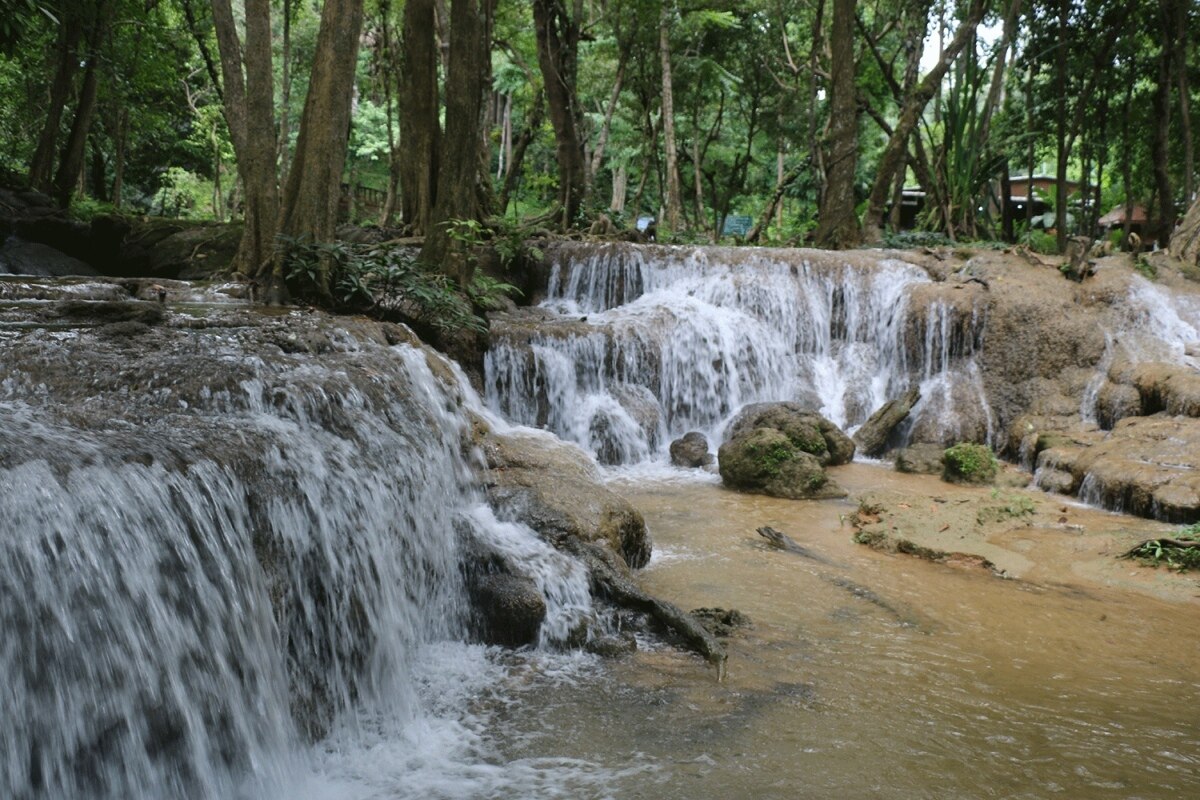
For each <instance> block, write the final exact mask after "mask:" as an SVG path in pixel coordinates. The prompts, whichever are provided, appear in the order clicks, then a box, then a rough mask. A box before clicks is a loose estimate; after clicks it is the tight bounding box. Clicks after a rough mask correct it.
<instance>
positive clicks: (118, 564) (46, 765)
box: [0, 334, 605, 800]
mask: <svg viewBox="0 0 1200 800" xmlns="http://www.w3.org/2000/svg"><path fill="white" fill-rule="evenodd" d="M216 336H218V337H219V336H220V334H217V335H216ZM335 338H337V337H335ZM210 339H211V337H210ZM344 339H345V341H342V342H341V346H342V347H344V349H345V352H343V353H339V354H338V359H337V361H336V364H337V366H335V367H331V366H330V365H329V363H330V362H329V361H326V362H323V363H317V362H316V361H309V360H308V359H306V358H305V357H295V358H291V359H288V360H286V361H280V362H273V361H269V360H263V359H259V358H257V357H256V356H253V355H249V354H247V353H244V352H241V351H240V350H239V346H238V345H237V344H236V343H235V340H234V339H233V338H229V339H224V340H219V341H220V344H218V345H217V347H218V348H219V349H220V350H222V351H226V352H223V353H222V357H224V358H227V359H230V360H231V361H230V363H238V364H240V365H241V368H242V369H245V370H247V371H248V372H249V373H250V375H251V377H248V378H247V379H245V380H241V381H239V382H237V383H236V384H235V385H232V386H230V385H225V386H218V385H216V384H215V383H214V385H213V387H212V388H211V390H210V388H209V387H208V386H205V387H204V389H203V390H202V391H200V392H199V393H198V394H192V395H190V396H189V398H188V399H187V400H184V399H182V398H178V396H177V395H175V394H173V393H172V391H171V390H170V389H163V390H160V391H159V392H158V393H157V394H152V395H151V396H150V397H149V398H148V402H150V404H151V405H155V404H159V403H161V407H159V408H155V409H149V411H148V413H146V414H145V415H144V416H143V415H141V414H139V410H138V407H137V404H138V403H139V402H146V401H147V400H146V399H143V400H136V399H135V400H132V401H131V402H130V406H131V408H130V410H129V412H128V414H122V415H121V416H118V417H117V418H111V419H107V420H105V419H104V416H105V415H101V416H100V417H95V416H92V417H88V411H87V407H86V406H87V404H86V403H85V404H82V405H79V404H67V403H64V404H63V405H61V406H60V405H57V404H56V403H55V402H54V397H53V391H49V390H48V389H47V386H46V384H43V383H40V382H39V379H38V378H37V377H34V376H32V375H25V374H23V373H19V372H15V371H8V372H6V375H5V376H4V377H5V379H4V381H3V383H2V384H0V418H3V421H4V424H3V425H2V426H0V498H3V501H2V502H0V628H2V629H3V631H4V636H3V637H2V638H0V674H3V675H4V681H3V686H2V687H0V796H2V797H5V798H14V800H26V799H28V798H55V799H57V798H139V799H140V798H169V797H181V798H182V797H187V798H255V799H256V800H257V798H281V799H282V798H289V799H290V798H334V797H336V798H368V797H387V798H435V797H438V798H440V797H445V798H459V797H461V798H468V797H516V796H530V795H531V794H537V793H538V792H539V787H543V786H554V787H558V788H556V789H555V791H559V789H561V790H562V791H566V792H570V791H571V789H572V787H581V786H586V785H591V784H592V783H595V782H596V781H599V780H602V779H603V778H604V776H605V773H604V772H603V771H602V770H599V769H598V768H597V767H595V766H594V765H591V764H588V763H585V762H579V761H556V760H554V759H543V760H540V761H534V762H529V763H523V764H516V765H514V766H513V768H512V769H511V770H505V769H504V768H502V766H501V764H500V763H499V762H498V757H497V756H496V750H495V742H494V741H493V740H492V738H491V735H492V734H491V729H492V726H493V721H494V720H493V717H494V716H495V709H502V708H503V707H504V704H505V702H506V700H505V690H504V685H505V682H506V681H507V680H509V675H510V673H511V671H512V668H511V665H506V664H505V663H503V662H502V661H501V660H500V658H499V655H498V654H499V652H500V651H498V650H496V649H495V648H485V647H483V646H482V645H473V644H468V643H467V641H466V640H467V628H468V618H469V605H468V601H467V595H466V591H465V587H464V579H463V577H462V566H461V565H462V557H463V552H462V548H461V546H460V537H461V536H463V535H470V536H473V537H474V538H475V539H476V540H477V541H478V542H481V543H482V544H483V545H484V546H485V547H486V548H488V549H490V550H492V551H494V552H496V553H499V554H501V555H503V556H505V557H506V559H507V560H508V561H509V562H511V563H514V564H517V565H520V567H521V568H522V569H523V570H525V572H526V574H527V576H528V577H530V578H532V579H533V580H534V582H535V583H536V584H537V586H538V587H539V589H541V591H542V592H543V593H544V595H545V597H546V600H547V606H548V615H547V622H546V625H545V627H544V628H543V631H542V640H543V643H545V644H552V643H554V642H556V641H561V640H563V639H565V637H566V635H567V632H568V631H569V630H571V629H572V628H574V627H575V626H577V624H578V622H579V620H580V619H581V618H584V617H587V616H589V615H590V614H591V607H590V598H589V595H588V587H587V578H586V574H585V571H584V569H583V568H582V567H581V566H580V565H579V564H577V563H575V562H573V561H571V560H570V559H568V558H566V557H564V556H562V555H560V554H559V553H557V552H556V551H554V550H553V549H552V548H550V547H549V546H548V545H546V544H545V543H543V542H542V541H541V540H540V539H538V537H537V536H536V535H535V534H534V533H533V531H531V530H530V529H529V528H527V527H525V526H523V525H518V524H515V523H507V522H502V521H500V520H498V519H496V517H495V516H494V515H493V514H492V512H491V510H490V509H488V508H487V507H486V506H485V505H484V504H483V502H482V497H481V496H480V495H479V494H478V492H477V490H476V489H474V488H473V486H472V482H473V478H472V474H471V470H470V465H469V464H468V463H467V462H466V460H465V459H464V457H463V455H462V454H461V441H462V434H463V431H464V429H465V426H466V425H467V424H468V423H467V419H466V415H465V414H464V412H463V410H462V405H463V404H464V403H467V404H469V403H470V402H471V398H470V396H469V392H468V391H466V390H464V389H463V388H462V387H458V388H455V387H448V386H446V385H444V383H442V382H439V380H438V379H437V378H435V376H434V373H433V372H432V371H431V369H430V366H429V364H428V363H427V360H426V359H427V355H426V354H425V353H424V352H422V351H420V350H417V349H414V348H412V347H409V346H406V345H401V346H397V347H391V348H389V347H384V346H381V345H380V346H376V345H374V344H369V345H364V344H362V343H357V342H354V341H353V340H351V338H350V337H348V336H347V337H344ZM212 341H216V340H212ZM212 341H209V342H208V344H206V345H205V346H212ZM45 346H46V347H48V348H50V349H48V350H46V351H45V352H47V353H48V354H57V355H61V354H60V353H58V351H55V350H54V349H53V348H54V347H57V346H58V345H55V344H53V340H52V339H48V340H47V343H46V345H45ZM195 346H197V347H199V346H200V344H199V343H197V344H196V345H195ZM50 357H55V356H54V355H51V356H50ZM350 372H355V373H357V374H358V375H359V376H360V377H358V378H355V377H352V376H351V375H350V374H349V373H350ZM364 375H365V376H367V379H363V378H362V377H361V376H364ZM156 377H157V376H156ZM214 377H215V376H214ZM101 380H102V379H101ZM96 402H100V401H99V400H97V401H96ZM77 413H78V414H81V415H82V419H81V418H78V417H77V416H76V414H77ZM509 658H512V657H511V656H510V657H509ZM537 658H540V657H534V656H529V657H526V659H525V663H535V664H536V663H539V662H538V661H537ZM544 658H545V659H546V663H547V664H553V663H554V659H559V660H560V661H562V662H563V663H561V664H559V665H558V666H557V667H555V668H556V669H560V670H565V671H566V672H570V671H571V670H586V669H589V668H590V667H589V666H588V664H589V663H590V662H589V661H588V660H587V658H586V657H580V656H555V655H552V654H546V655H545V656H544ZM313 735H315V737H316V740H315V744H310V743H307V742H308V741H309V740H310V739H311V737H313ZM544 796H559V795H552V794H546V795H544ZM561 796H568V795H561Z"/></svg>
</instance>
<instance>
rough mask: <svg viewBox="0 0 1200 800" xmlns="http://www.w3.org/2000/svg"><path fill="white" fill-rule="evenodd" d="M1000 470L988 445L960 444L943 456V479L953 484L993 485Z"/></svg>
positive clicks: (949, 448) (947, 449)
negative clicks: (997, 471)
mask: <svg viewBox="0 0 1200 800" xmlns="http://www.w3.org/2000/svg"><path fill="white" fill-rule="evenodd" d="M998 468H999V463H998V462H997V461H996V456H994V455H993V454H992V450H991V448H989V447H988V446H987V445H982V444H974V443H972V442H960V443H959V444H956V445H954V446H953V447H948V448H946V451H945V452H944V453H943V454H942V479H943V480H947V481H950V482H951V483H991V482H992V481H993V480H995V478H996V470H997V469H998Z"/></svg>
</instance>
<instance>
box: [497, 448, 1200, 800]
mask: <svg viewBox="0 0 1200 800" xmlns="http://www.w3.org/2000/svg"><path fill="white" fill-rule="evenodd" d="M836 477H837V479H838V480H839V481H840V482H841V483H843V485H845V486H846V488H848V489H849V490H850V491H851V496H852V497H854V496H855V494H856V493H861V492H864V491H868V490H873V489H877V488H879V487H881V486H883V487H891V488H892V489H896V488H897V487H899V489H902V490H904V491H907V492H909V494H910V496H911V497H912V498H913V504H915V503H916V502H918V500H919V499H920V498H922V497H933V496H938V497H941V498H942V499H943V500H945V499H947V498H946V495H949V501H950V502H951V503H953V502H954V501H955V500H956V499H958V498H959V494H961V493H966V494H968V495H969V494H971V493H972V492H974V493H980V492H983V491H985V490H978V489H956V488H954V487H949V486H948V485H947V484H944V483H942V482H941V481H939V480H937V479H936V478H915V477H910V476H904V477H900V476H895V474H894V473H891V472H890V471H889V470H887V469H886V468H885V467H883V466H879V465H871V464H856V465H852V466H850V467H848V468H843V469H841V470H838V471H837V474H836ZM897 481H899V483H897ZM615 484H616V488H618V489H619V490H620V491H622V492H623V493H625V494H626V496H627V497H628V498H629V499H630V500H631V501H632V502H633V503H634V505H635V506H637V507H638V508H639V509H640V510H642V512H643V513H644V514H645V515H646V518H647V522H648V523H649V525H650V528H651V530H652V531H653V534H654V536H655V544H656V550H657V555H656V557H655V558H654V559H653V560H652V562H651V564H650V566H649V567H648V568H647V569H646V570H645V571H644V573H643V574H642V580H643V583H644V585H645V586H646V588H648V589H649V590H650V591H652V592H654V593H656V594H658V595H659V596H662V597H666V598H670V599H672V600H674V601H675V602H677V603H678V604H679V605H681V606H682V607H684V608H695V607H700V606H720V607H724V608H736V609H739V610H741V611H743V612H745V613H746V614H748V615H749V616H750V618H751V620H752V621H753V627H752V628H750V629H748V630H744V631H741V632H738V633H735V634H734V635H733V637H732V638H731V639H730V640H729V668H728V676H727V678H726V680H725V681H724V682H722V683H718V682H717V681H716V680H715V676H714V674H713V672H712V671H711V670H710V669H708V668H706V667H705V666H704V665H703V664H702V662H700V661H699V660H698V659H696V658H694V657H691V656H687V655H683V654H680V653H678V652H676V651H673V650H669V649H663V648H658V649H649V650H647V649H643V650H642V651H641V652H639V653H638V654H637V655H635V656H633V657H631V658H628V659H625V660H620V661H615V662H611V663H610V664H609V666H607V667H604V668H596V669H595V670H594V672H593V671H592V670H588V672H589V673H590V674H589V675H587V676H586V679H583V680H580V679H578V676H576V677H572V678H564V677H562V676H561V675H560V676H558V677H554V676H549V675H543V676H538V675H537V673H536V671H535V672H534V675H533V676H532V677H527V679H526V680H527V684H526V685H525V686H524V687H522V688H520V689H518V690H517V696H518V697H519V698H520V702H519V705H520V706H521V710H520V712H519V713H513V714H512V715H511V717H508V718H507V721H506V722H505V723H503V728H504V735H505V737H506V741H507V744H506V745H505V746H504V749H505V751H506V752H505V753H504V755H505V757H506V758H509V759H517V760H519V759H528V758H531V757H535V756H538V755H540V754H545V753H547V752H552V753H553V754H554V755H555V756H557V757H559V758H566V759H579V760H580V761H581V762H586V763H591V764H596V765H603V766H604V767H607V768H610V769H611V770H613V774H612V776H611V779H610V780H609V781H607V782H606V783H605V785H604V787H603V789H600V788H596V789H595V792H596V794H595V796H597V797H604V796H611V797H615V798H651V797H653V798H656V799H659V800H666V799H667V798H696V797H721V798H749V797H755V798H764V797H780V798H782V797H789V798H795V797H802V798H807V797H811V798H832V797H847V798H850V797H854V798H916V797H924V798H967V797H1005V798H1041V797H1049V796H1056V795H1057V796H1063V797H1079V798H1082V797H1088V798H1109V797H1111V798H1179V797H1188V796H1197V795H1200V677H1198V676H1197V673H1196V668H1197V666H1198V665H1200V636H1198V635H1197V631H1200V602H1198V601H1197V599H1196V598H1197V597H1200V583H1198V582H1197V581H1196V579H1195V578H1194V577H1192V576H1186V575H1185V576H1176V575H1167V574H1165V572H1164V571H1161V570H1160V571H1157V574H1156V571H1154V570H1150V569H1146V568H1144V567H1140V566H1138V565H1136V564H1133V563H1131V562H1127V561H1120V562H1115V563H1111V564H1110V562H1113V559H1112V558H1111V556H1109V555H1107V554H1104V555H1098V556H1096V557H1095V558H1092V559H1091V562H1092V564H1091V566H1088V564H1087V563H1084V567H1083V568H1082V569H1081V570H1075V569H1073V566H1072V562H1073V561H1074V560H1078V559H1074V558H1073V557H1072V555H1071V554H1072V553H1076V552H1079V551H1081V550H1084V549H1087V547H1083V546H1081V545H1080V544H1079V541H1080V538H1081V536H1087V535H1089V534H1090V533H1091V532H1093V531H1094V532H1097V533H1096V535H1098V536H1100V537H1101V538H1100V539H1094V540H1091V544H1095V543H1096V542H1099V543H1100V544H1101V546H1107V545H1106V542H1107V540H1105V539H1103V536H1104V535H1105V532H1106V531H1114V530H1118V529H1129V528H1136V527H1137V526H1145V525H1147V524H1150V525H1153V524H1154V523H1146V522H1145V521H1144V520H1135V519H1133V518H1128V517H1121V516H1118V515H1113V514H1107V513H1104V512H1099V511H1094V510H1090V509H1085V508H1079V507H1072V508H1071V509H1069V512H1070V515H1071V519H1072V520H1073V524H1072V526H1071V527H1069V528H1064V529H1063V530H1058V531H1054V530H1047V531H1039V530H1037V529H1036V528H1034V527H1028V528H1027V529H1026V530H1024V532H1022V531H1020V530H1018V531H1017V532H1013V531H1008V532H1000V533H996V534H994V535H993V536H992V537H991V538H992V539H994V540H995V541H996V542H999V543H1000V544H1001V545H1006V546H1007V547H1009V548H1010V549H1011V550H1012V552H1014V553H1021V554H1022V555H1021V558H1017V559H1014V560H1013V562H1012V563H1013V565H1017V566H1018V567H1021V568H1022V570H1023V572H1024V573H1025V574H1022V575H1019V576H1013V575H1012V573H1011V572H1010V579H1004V578H999V577H995V576H994V575H992V574H991V573H990V572H989V571H987V570H985V569H981V568H978V567H974V568H956V567H953V566H947V565H944V564H934V563H928V562H925V561H921V560H918V559H915V558H911V557H907V556H900V555H894V554H887V553H880V552H875V551H872V550H870V549H868V548H866V547H863V546H861V545H857V544H855V543H853V541H852V538H851V534H852V529H851V528H850V527H849V524H848V518H849V516H850V514H852V513H853V511H854V510H855V508H856V502H854V501H850V500H847V501H840V502H838V501H834V502H830V501H826V502H795V501H786V500H776V499H772V498H768V497H761V496H752V495H742V494H737V493H734V492H730V491H727V490H725V489H723V488H721V486H720V485H719V484H717V483H715V482H714V481H706V480H703V479H700V480H697V479H695V478H684V477H682V476H678V477H670V476H667V475H658V476H653V477H651V478H647V477H645V476H644V475H635V476H633V477H626V478H624V479H622V478H617V479H616V481H615ZM922 491H924V492H926V493H927V494H926V495H922V494H921V492H922ZM1014 491H1016V490H1014ZM1030 494H1036V493H1030ZM1047 502H1053V503H1055V504H1059V503H1060V501H1059V500H1057V499H1051V500H1048V501H1047ZM759 525H771V526H774V527H776V528H778V529H779V530H782V531H784V532H786V533H787V534H788V535H790V536H791V537H792V538H793V539H795V540H796V541H797V542H799V543H800V544H802V545H804V546H805V547H808V548H810V549H811V550H813V551H814V552H815V553H816V554H818V555H819V556H821V557H822V558H824V559H826V560H827V561H828V562H829V563H819V562H817V561H812V560H807V559H804V558H801V557H799V556H797V555H795V554H792V553H788V552H782V551H778V550H773V549H770V548H769V547H767V546H766V545H765V544H764V543H763V541H762V540H761V539H760V538H759V537H757V536H756V535H755V533H754V530H755V528H756V527H757V526H759ZM1079 528H1082V529H1083V530H1085V531H1088V532H1089V534H1080V533H1078V529H1079ZM1056 537H1057V538H1058V539H1061V540H1062V542H1061V543H1059V544H1057V545H1056V544H1055V543H1054V542H1053V539H1055V538H1056ZM1055 559H1058V561H1057V562H1056V561H1055ZM1083 562H1087V559H1083ZM1101 563H1103V564H1106V565H1108V566H1106V567H1105V568H1104V569H1103V570H1101V569H1099V568H1097V567H1096V566H1095V565H1096V564H1101ZM1105 570H1107V571H1105ZM1118 573H1120V574H1121V576H1122V578H1121V579H1117V578H1116V576H1117V574H1118ZM1106 576H1108V577H1106ZM1122 581H1124V583H1122ZM1160 584H1164V585H1168V584H1169V587H1170V588H1169V589H1168V590H1164V589H1162V588H1161V586H1160ZM548 796H554V795H548ZM564 796H567V795H564Z"/></svg>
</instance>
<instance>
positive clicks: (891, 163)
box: [818, 0, 987, 242]
mask: <svg viewBox="0 0 1200 800" xmlns="http://www.w3.org/2000/svg"><path fill="white" fill-rule="evenodd" d="M838 1H839V2H840V3H847V2H848V0H838ZM851 5H852V4H851ZM986 6H987V3H985V2H984V0H972V3H971V9H970V11H969V12H968V13H967V17H966V19H964V20H963V21H962V22H961V23H960V24H959V26H958V30H957V31H955V33H954V38H953V39H952V40H951V41H950V44H949V46H947V47H946V48H945V49H944V50H943V51H942V56H941V58H940V59H938V62H937V64H935V65H934V67H933V69H931V70H930V71H929V73H928V74H927V75H926V76H925V77H924V78H922V79H921V83H920V85H918V86H917V88H916V89H915V90H914V91H913V92H912V93H911V94H910V95H909V96H908V97H907V98H906V100H905V103H904V107H903V109H901V111H900V119H899V120H898V121H897V122H896V127H895V129H893V131H892V135H891V136H890V137H888V143H887V145H886V147H884V150H883V155H882V156H881V157H880V159H879V167H878V169H877V170H876V171H875V180H874V182H873V183H872V184H871V196H870V199H869V201H868V205H867V213H866V216H865V218H864V220H863V226H864V228H865V238H866V239H867V241H871V242H877V241H879V240H880V239H882V238H883V212H884V208H885V207H886V205H887V200H888V190H889V188H890V187H891V182H892V177H893V176H894V175H895V174H896V165H897V164H899V163H900V162H901V161H903V160H904V153H905V150H906V147H907V142H908V137H909V135H910V134H911V133H912V132H913V131H914V130H915V129H916V127H917V123H918V122H920V120H921V113H922V112H923V111H924V110H925V106H926V105H927V104H928V103H929V101H930V100H931V99H932V98H933V96H934V95H935V94H936V93H937V91H938V88H939V87H940V86H941V85H942V78H944V77H945V76H946V72H947V70H949V69H950V65H951V64H953V63H954V60H955V59H956V58H957V57H958V54H959V53H960V52H962V49H963V48H964V47H966V46H967V44H968V43H970V42H973V41H974V40H975V29H976V28H977V27H978V26H979V21H980V20H981V19H983V13H984V10H985V7H986ZM837 8H838V6H837V4H835V5H834V34H835V35H834V40H835V41H836V40H837V35H836V32H837ZM851 14H853V9H851ZM847 36H849V34H847ZM849 47H850V53H851V54H852V53H853V47H854V43H853V40H851V41H850V44H849ZM850 57H851V58H852V56H850ZM837 67H838V64H837V59H836V58H835V60H834V81H835V86H834V98H835V100H834V102H835V103H836V102H837V101H836V98H837V87H836V81H837ZM850 88H851V89H853V75H851V80H850ZM851 102H853V101H851ZM835 124H836V122H835ZM835 141H836V137H835ZM835 147H836V145H835ZM835 152H836V150H835ZM830 181H831V182H832V169H831V178H830ZM927 188H928V187H927ZM852 200H853V197H851V201H852ZM851 209H853V206H851ZM823 216H824V213H822V217H823ZM818 230H819V229H818Z"/></svg>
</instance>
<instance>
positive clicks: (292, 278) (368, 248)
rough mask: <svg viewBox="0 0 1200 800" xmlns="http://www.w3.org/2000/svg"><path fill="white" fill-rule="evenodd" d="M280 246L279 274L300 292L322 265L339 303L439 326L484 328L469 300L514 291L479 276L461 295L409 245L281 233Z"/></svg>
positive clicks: (487, 300) (484, 302)
mask: <svg viewBox="0 0 1200 800" xmlns="http://www.w3.org/2000/svg"><path fill="white" fill-rule="evenodd" d="M281 245H282V247H283V251H284V276H285V278H286V279H287V281H288V283H289V285H291V286H294V287H299V289H300V291H301V293H307V292H308V291H311V289H312V288H313V287H316V286H319V285H320V280H321V273H322V270H325V269H328V271H329V285H330V290H331V292H332V294H333V300H334V302H335V303H336V304H338V307H339V308H342V309H352V310H357V311H365V312H367V313H371V312H380V311H384V312H396V313H399V314H401V315H402V316H404V317H407V318H409V319H411V320H413V321H414V322H417V323H420V324H424V325H429V326H431V327H433V328H435V329H437V330H440V331H458V330H473V331H485V330H487V323H486V322H485V321H484V320H483V319H482V318H480V317H479V316H477V315H476V314H475V313H474V311H473V309H472V303H474V304H475V305H476V306H478V307H480V308H485V309H487V308H491V307H496V306H498V305H499V297H500V296H501V295H504V294H511V293H512V292H515V291H516V289H515V287H512V286H510V285H508V284H506V283H503V282H501V281H497V280H494V279H491V278H488V277H486V276H482V275H480V276H477V277H476V278H475V280H474V281H473V283H472V284H471V286H469V287H468V288H467V294H466V295H463V294H461V293H459V292H458V291H457V290H456V288H455V284H454V282H453V281H452V280H450V278H448V277H447V276H446V275H444V274H442V273H441V272H437V271H435V270H431V269H428V268H427V267H425V266H423V265H422V264H420V263H419V262H418V261H417V253H416V251H415V250H412V249H404V248H397V247H390V246H387V245H352V244H348V243H345V242H329V243H313V242H307V241H297V240H294V239H286V238H284V237H281Z"/></svg>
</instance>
